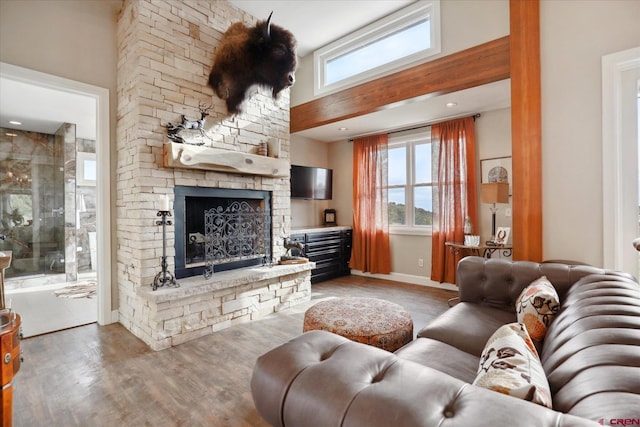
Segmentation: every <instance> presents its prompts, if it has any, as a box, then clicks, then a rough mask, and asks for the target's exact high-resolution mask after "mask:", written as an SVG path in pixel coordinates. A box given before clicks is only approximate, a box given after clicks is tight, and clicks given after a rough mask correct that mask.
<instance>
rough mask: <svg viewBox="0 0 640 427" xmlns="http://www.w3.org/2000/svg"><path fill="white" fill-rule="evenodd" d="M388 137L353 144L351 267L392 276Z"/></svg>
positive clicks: (373, 138) (358, 140)
mask: <svg viewBox="0 0 640 427" xmlns="http://www.w3.org/2000/svg"><path fill="white" fill-rule="evenodd" d="M388 140H389V138H388V136H387V135H375V136H368V137H363V138H357V139H355V140H354V141H353V246H352V251H351V261H350V263H349V267H351V268H354V269H357V270H361V271H363V272H370V273H383V274H389V273H390V272H391V251H390V246H389V219H388V213H387V188H386V187H387V143H388Z"/></svg>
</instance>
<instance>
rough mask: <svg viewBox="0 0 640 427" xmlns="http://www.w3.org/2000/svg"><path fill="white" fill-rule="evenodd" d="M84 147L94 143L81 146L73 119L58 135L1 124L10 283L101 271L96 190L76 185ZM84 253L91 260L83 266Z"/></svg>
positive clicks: (4, 246)
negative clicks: (90, 207) (95, 261)
mask: <svg viewBox="0 0 640 427" xmlns="http://www.w3.org/2000/svg"><path fill="white" fill-rule="evenodd" d="M82 145H90V144H80V145H79V144H78V141H76V137H75V125H73V124H69V123H64V124H63V125H62V126H60V128H59V129H58V131H57V132H56V133H55V134H53V135H49V134H43V133H35V132H28V131H21V130H15V129H5V128H0V234H2V235H4V236H5V239H4V240H0V251H2V250H10V251H12V252H13V261H12V263H11V266H10V268H8V269H7V270H6V271H5V276H6V278H7V285H9V283H10V282H11V281H12V280H11V279H16V280H18V279H27V278H35V279H38V278H40V279H41V280H39V282H40V284H46V283H60V282H74V281H76V280H77V278H78V272H79V270H80V271H82V270H84V271H91V270H95V268H94V267H93V266H92V265H91V261H90V259H91V256H90V253H89V252H90V244H89V237H90V235H91V233H90V231H91V228H90V222H91V221H90V220H89V221H87V214H86V212H87V208H86V204H87V203H86V201H87V199H89V200H95V198H93V199H91V194H93V193H95V191H94V188H91V187H89V188H88V189H87V188H83V187H78V186H77V183H76V181H77V179H76V169H77V168H76V163H77V162H76V159H77V157H78V154H77V153H78V149H79V148H80V149H84V148H83V147H82ZM91 148H93V149H94V152H95V144H94V146H93V147H90V149H91ZM87 190H88V191H87ZM87 195H88V196H87ZM93 217H94V218H95V215H94V216H93ZM83 219H84V221H83ZM83 222H84V223H85V224H84V226H83ZM87 222H88V223H89V226H87V224H86V223H87ZM94 231H95V230H94ZM94 236H95V233H94ZM79 237H80V238H81V239H80V240H79ZM79 243H80V244H79ZM83 243H84V245H83ZM94 244H95V243H94ZM83 252H86V254H84V255H85V256H84V257H83V256H82V253H83ZM79 257H81V258H83V259H86V260H87V261H86V262H84V263H83V266H82V267H81V268H79V267H78V259H79Z"/></svg>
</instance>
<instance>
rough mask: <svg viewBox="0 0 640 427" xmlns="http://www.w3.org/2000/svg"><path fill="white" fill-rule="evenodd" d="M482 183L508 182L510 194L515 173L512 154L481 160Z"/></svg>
mask: <svg viewBox="0 0 640 427" xmlns="http://www.w3.org/2000/svg"><path fill="white" fill-rule="evenodd" d="M480 173H481V178H482V179H481V181H480V182H481V183H482V184H487V183H490V182H508V183H509V195H511V194H512V186H513V179H512V177H513V175H512V171H511V156H508V157H494V158H492V159H484V160H480Z"/></svg>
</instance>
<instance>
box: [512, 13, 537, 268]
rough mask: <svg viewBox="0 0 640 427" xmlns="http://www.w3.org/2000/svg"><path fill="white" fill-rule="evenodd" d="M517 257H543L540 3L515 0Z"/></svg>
mask: <svg viewBox="0 0 640 427" xmlns="http://www.w3.org/2000/svg"><path fill="white" fill-rule="evenodd" d="M509 14H510V22H511V24H510V25H511V151H512V156H513V157H512V162H513V169H512V170H513V171H514V173H513V259H514V260H531V261H542V131H541V128H542V119H541V115H542V107H541V94H540V93H541V89H540V2H539V1H538V0H527V1H524V0H511V1H510V3H509Z"/></svg>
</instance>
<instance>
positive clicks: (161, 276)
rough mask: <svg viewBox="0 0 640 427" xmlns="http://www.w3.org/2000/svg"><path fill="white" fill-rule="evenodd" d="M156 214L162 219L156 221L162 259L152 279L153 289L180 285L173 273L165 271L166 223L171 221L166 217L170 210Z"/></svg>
mask: <svg viewBox="0 0 640 427" xmlns="http://www.w3.org/2000/svg"><path fill="white" fill-rule="evenodd" d="M157 216H159V217H162V219H160V220H159V221H156V225H161V226H162V261H161V263H160V266H161V267H162V270H161V271H159V272H158V274H156V277H155V278H154V279H153V285H152V287H153V290H154V291H155V290H156V289H158V288H159V287H162V286H171V287H172V288H178V287H180V285H179V284H178V282H176V279H175V277H173V274H171V272H169V271H167V225H171V221H170V220H168V219H167V217H169V216H171V212H169V211H158V214H157Z"/></svg>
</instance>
